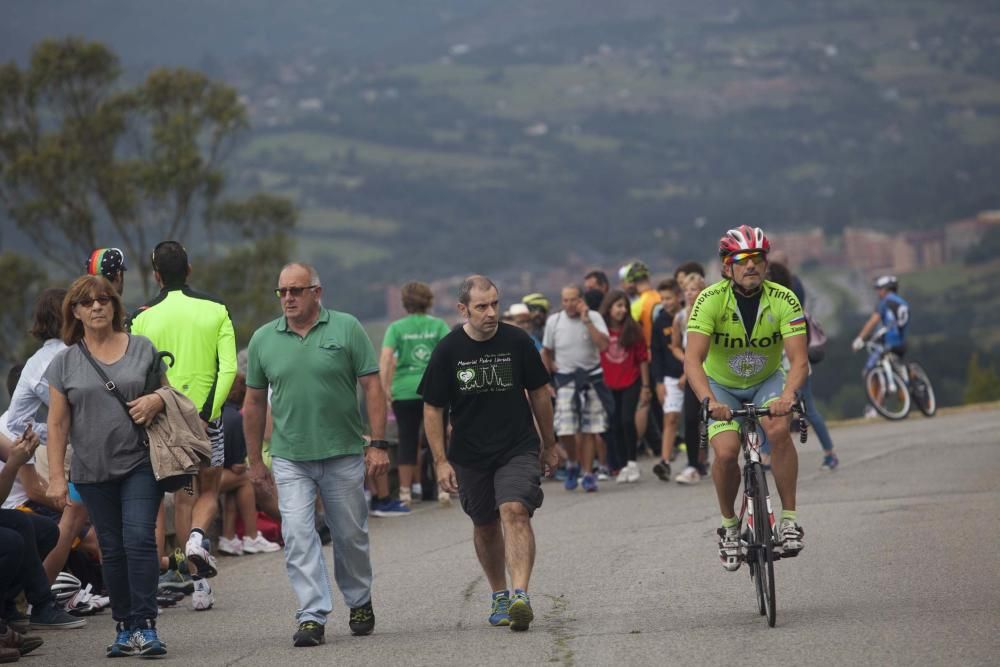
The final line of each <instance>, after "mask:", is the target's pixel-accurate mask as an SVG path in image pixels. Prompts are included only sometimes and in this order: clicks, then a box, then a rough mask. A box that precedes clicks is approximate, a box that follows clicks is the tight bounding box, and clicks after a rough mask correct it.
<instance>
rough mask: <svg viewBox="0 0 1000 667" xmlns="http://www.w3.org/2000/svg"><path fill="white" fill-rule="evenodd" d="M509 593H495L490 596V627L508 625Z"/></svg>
mask: <svg viewBox="0 0 1000 667" xmlns="http://www.w3.org/2000/svg"><path fill="white" fill-rule="evenodd" d="M509 610H510V593H508V592H507V591H497V592H496V593H493V596H492V606H491V607H490V625H492V626H494V627H499V626H502V625H510V613H509Z"/></svg>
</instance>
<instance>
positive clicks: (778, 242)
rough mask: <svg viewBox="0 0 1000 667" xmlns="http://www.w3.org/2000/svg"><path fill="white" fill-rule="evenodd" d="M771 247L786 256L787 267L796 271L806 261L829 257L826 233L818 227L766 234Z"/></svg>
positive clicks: (821, 259)
mask: <svg viewBox="0 0 1000 667" xmlns="http://www.w3.org/2000/svg"><path fill="white" fill-rule="evenodd" d="M768 235H769V236H770V239H771V247H772V248H774V249H775V250H776V251H781V252H783V253H784V254H785V255H786V256H787V257H788V268H790V269H791V270H792V271H798V270H799V269H800V268H802V265H803V264H805V263H806V262H808V261H811V260H815V261H818V262H823V261H824V260H826V259H828V258H829V257H830V248H829V244H828V242H827V240H826V235H825V234H824V233H823V230H822V229H820V228H818V227H817V228H815V229H811V230H809V231H807V232H776V233H769V234H768Z"/></svg>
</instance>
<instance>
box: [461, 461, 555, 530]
mask: <svg viewBox="0 0 1000 667" xmlns="http://www.w3.org/2000/svg"><path fill="white" fill-rule="evenodd" d="M452 467H453V468H454V469H455V476H456V477H457V478H458V497H459V500H460V501H461V503H462V509H463V510H465V513H466V514H468V515H469V518H471V519H472V523H474V524H476V525H477V526H485V525H487V524H490V523H493V522H494V521H496V520H497V518H498V517H499V516H500V506H501V505H502V504H504V503H509V502H519V503H521V504H522V505H524V506H525V507H526V508H527V509H528V516H532V515H534V513H535V510H536V509H538V508H539V507H541V506H542V499H543V498H544V497H545V494H544V493H542V474H541V470H542V469H541V464H540V463H539V459H538V452H526V453H524V454H518V455H516V456H515V457H513V458H512V459H511V460H510V461H508V462H507V463H506V464H504V465H502V466H500V467H499V468H494V469H492V470H478V469H476V468H467V467H465V466H461V465H458V464H452Z"/></svg>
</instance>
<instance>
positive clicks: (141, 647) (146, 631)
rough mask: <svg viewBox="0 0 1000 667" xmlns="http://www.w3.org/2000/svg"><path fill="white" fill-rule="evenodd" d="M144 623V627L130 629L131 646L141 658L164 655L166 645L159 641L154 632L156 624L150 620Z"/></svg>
mask: <svg viewBox="0 0 1000 667" xmlns="http://www.w3.org/2000/svg"><path fill="white" fill-rule="evenodd" d="M146 623H147V625H146V627H138V628H136V629H135V630H133V631H132V646H133V647H134V648H135V651H136V652H137V653H138V654H139V655H140V656H142V657H143V658H152V657H155V656H158V655H166V654H167V645H166V643H164V642H162V641H160V637H159V635H157V634H156V626H154V625H153V622H152V621H146ZM133 655H135V654H133Z"/></svg>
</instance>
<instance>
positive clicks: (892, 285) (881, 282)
mask: <svg viewBox="0 0 1000 667" xmlns="http://www.w3.org/2000/svg"><path fill="white" fill-rule="evenodd" d="M898 287H899V280H897V279H896V276H888V275H886V276H879V277H878V278H876V279H875V289H891V290H894V289H897V288H898Z"/></svg>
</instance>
